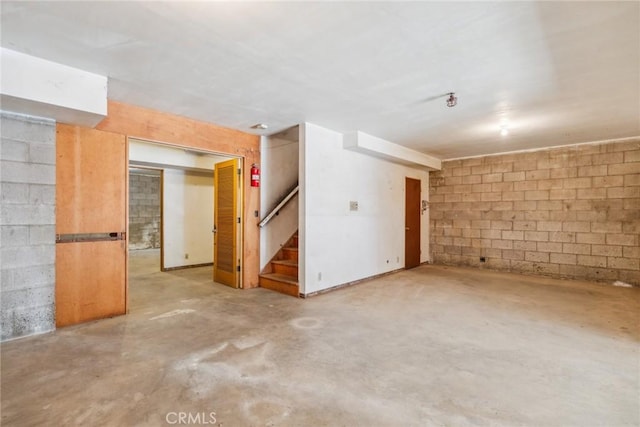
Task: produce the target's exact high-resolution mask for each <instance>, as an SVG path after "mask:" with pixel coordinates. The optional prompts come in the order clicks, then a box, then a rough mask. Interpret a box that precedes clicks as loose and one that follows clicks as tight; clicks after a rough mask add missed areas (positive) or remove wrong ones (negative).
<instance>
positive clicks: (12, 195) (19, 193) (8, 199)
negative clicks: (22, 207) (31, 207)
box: [0, 182, 29, 207]
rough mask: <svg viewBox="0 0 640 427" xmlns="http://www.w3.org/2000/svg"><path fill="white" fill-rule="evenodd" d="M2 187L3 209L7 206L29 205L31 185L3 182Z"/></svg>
mask: <svg viewBox="0 0 640 427" xmlns="http://www.w3.org/2000/svg"><path fill="white" fill-rule="evenodd" d="M0 186H1V187H0V188H1V190H2V191H1V195H2V196H1V200H2V206H3V207H4V206H5V205H7V204H27V203H28V202H29V184H19V183H8V182H3V183H1V184H0Z"/></svg>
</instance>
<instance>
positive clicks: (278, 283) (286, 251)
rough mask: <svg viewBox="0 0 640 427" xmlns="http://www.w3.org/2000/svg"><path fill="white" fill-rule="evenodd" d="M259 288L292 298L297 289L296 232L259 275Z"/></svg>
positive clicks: (297, 294)
mask: <svg viewBox="0 0 640 427" xmlns="http://www.w3.org/2000/svg"><path fill="white" fill-rule="evenodd" d="M260 286H261V287H263V288H266V289H271V290H272V291H276V292H280V293H282V294H287V295H291V296H294V297H298V296H300V289H299V287H298V232H296V234H294V235H293V236H292V237H291V239H289V241H288V242H287V243H286V244H285V245H284V247H283V248H282V249H280V251H278V253H277V254H276V256H275V257H274V258H273V259H272V260H271V262H270V263H269V265H267V267H266V268H265V271H264V272H263V273H262V274H260Z"/></svg>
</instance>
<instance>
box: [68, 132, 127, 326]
mask: <svg viewBox="0 0 640 427" xmlns="http://www.w3.org/2000/svg"><path fill="white" fill-rule="evenodd" d="M127 171H128V165H127V142H126V139H125V137H124V136H123V135H118V134H113V133H109V132H102V131H97V130H93V129H87V128H80V127H74V126H68V125H61V124H59V125H58V126H57V137H56V325H57V326H66V325H73V324H76V323H82V322H86V321H89V320H94V319H100V318H104V317H110V316H114V315H119V314H124V313H126V310H127V268H126V264H127V240H126V229H127Z"/></svg>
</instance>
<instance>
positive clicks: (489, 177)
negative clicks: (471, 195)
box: [482, 173, 502, 184]
mask: <svg viewBox="0 0 640 427" xmlns="http://www.w3.org/2000/svg"><path fill="white" fill-rule="evenodd" d="M494 182H502V174H501V173H489V174H486V175H482V183H483V184H489V183H494Z"/></svg>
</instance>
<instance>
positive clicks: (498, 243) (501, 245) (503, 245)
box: [491, 239, 513, 249]
mask: <svg viewBox="0 0 640 427" xmlns="http://www.w3.org/2000/svg"><path fill="white" fill-rule="evenodd" d="M491 247H492V248H493V249H513V241H511V240H501V239H500V240H492V241H491Z"/></svg>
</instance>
